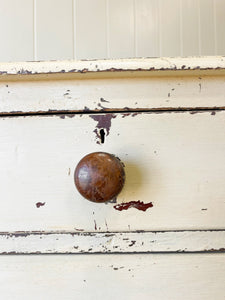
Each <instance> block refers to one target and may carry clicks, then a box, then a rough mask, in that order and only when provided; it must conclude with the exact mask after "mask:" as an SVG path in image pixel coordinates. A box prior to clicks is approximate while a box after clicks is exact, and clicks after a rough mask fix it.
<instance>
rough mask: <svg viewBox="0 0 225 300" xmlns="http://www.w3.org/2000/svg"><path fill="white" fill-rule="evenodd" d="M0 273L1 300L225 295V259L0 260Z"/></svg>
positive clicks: (207, 299)
mask: <svg viewBox="0 0 225 300" xmlns="http://www.w3.org/2000/svg"><path fill="white" fill-rule="evenodd" d="M0 268H1V272H0V282H1V285H0V292H1V297H2V299H4V300H11V299H16V300H17V299H18V300H29V299H33V300H36V299H37V300H39V299H43V300H45V299H46V300H49V299H56V300H57V299H59V300H61V299H82V300H83V299H85V300H87V299H97V300H101V299H107V300H110V299H112V300H113V299H115V298H117V299H125V300H128V299H129V300H131V299H132V300H136V299H146V300H148V299H154V300H162V299H171V300H174V299H176V300H179V299H181V298H182V299H186V300H196V299H199V300H202V299H204V300H212V299H216V300H222V299H224V294H225V285H224V277H225V254H214V255H211V254H179V255H176V254H167V255H165V254H154V255H137V254H136V255H91V256H90V255H38V256H30V255H29V256H23V255H20V256H8V257H4V256H1V257H0ZM12 287H13V288H12Z"/></svg>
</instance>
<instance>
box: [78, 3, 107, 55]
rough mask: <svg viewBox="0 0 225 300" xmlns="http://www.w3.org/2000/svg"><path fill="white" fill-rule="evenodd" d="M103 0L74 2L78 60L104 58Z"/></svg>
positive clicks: (105, 51)
mask: <svg viewBox="0 0 225 300" xmlns="http://www.w3.org/2000/svg"><path fill="white" fill-rule="evenodd" d="M105 12H106V8H105V0H76V41H77V44H76V53H77V58H78V59H85V58H88V59H91V58H105V57H106V56H107V50H106V26H105V25H106V14H105Z"/></svg>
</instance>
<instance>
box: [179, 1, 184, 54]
mask: <svg viewBox="0 0 225 300" xmlns="http://www.w3.org/2000/svg"><path fill="white" fill-rule="evenodd" d="M182 7H183V6H182V0H180V56H183V55H184V47H183V10H182Z"/></svg>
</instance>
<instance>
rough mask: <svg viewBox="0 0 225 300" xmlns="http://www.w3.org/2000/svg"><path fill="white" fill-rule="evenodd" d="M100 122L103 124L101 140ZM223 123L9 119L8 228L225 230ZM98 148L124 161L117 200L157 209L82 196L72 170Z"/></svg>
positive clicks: (1, 122) (2, 151)
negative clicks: (123, 177) (122, 206)
mask: <svg viewBox="0 0 225 300" xmlns="http://www.w3.org/2000/svg"><path fill="white" fill-rule="evenodd" d="M103 121H104V122H105V123H104V122H103ZM101 123H102V125H101ZM103 123H104V124H103ZM110 123H111V126H110ZM96 126H97V127H98V126H100V127H101V126H102V127H103V128H104V126H105V129H104V130H105V133H106V137H105V142H104V144H98V143H99V142H100V140H99V138H97V137H96V133H95V132H94V131H95V130H96V129H97V130H99V129H98V128H96ZM223 128H225V111H213V112H211V111H205V112H199V113H194V114H193V112H172V113H168V112H164V113H138V114H137V113H131V114H126V113H125V114H122V113H121V114H114V115H110V114H95V115H88V114H84V115H82V114H77V115H61V116H60V115H58V116H25V117H2V118H0V140H1V146H0V165H1V172H0V182H1V194H2V197H3V201H1V202H0V228H1V231H17V230H25V231H30V230H35V231H39V230H40V231H42V230H47V231H54V230H66V231H76V230H77V229H78V230H79V229H83V230H85V231H95V229H96V230H97V231H129V230H131V231H134V230H148V231H152V230H177V229H180V230H188V229H206V230H207V229H221V228H224V219H225V202H224V195H225V185H224V177H225V156H224V153H225V135H224V130H222V129H223ZM107 133H109V134H108V135H107ZM95 151H106V152H109V153H112V154H115V155H116V156H118V157H119V158H120V159H121V160H122V161H123V162H124V164H125V172H126V184H125V187H124V189H123V190H122V192H121V194H120V195H119V196H118V199H117V202H118V203H121V202H129V201H134V200H135V201H137V200H141V201H144V202H150V201H151V202H153V205H154V206H153V207H152V208H149V209H148V210H147V211H146V212H143V211H138V210H137V209H135V208H130V209H128V210H127V211H117V210H115V209H114V208H113V206H114V205H115V203H108V204H104V203H103V204H96V203H92V202H90V201H87V200H85V199H83V198H82V197H81V196H80V194H79V193H78V192H77V190H76V188H75V186H74V181H73V172H74V169H75V166H76V164H77V163H78V161H79V160H80V159H81V158H82V157H83V156H84V155H86V154H87V153H90V152H95ZM38 202H42V203H45V204H44V205H43V206H41V207H39V208H37V207H36V203H38ZM9 212H10V213H9Z"/></svg>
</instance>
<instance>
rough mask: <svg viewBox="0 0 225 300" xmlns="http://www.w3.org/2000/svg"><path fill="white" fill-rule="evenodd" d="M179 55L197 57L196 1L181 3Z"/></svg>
mask: <svg viewBox="0 0 225 300" xmlns="http://www.w3.org/2000/svg"><path fill="white" fill-rule="evenodd" d="M181 21H182V25H181V43H182V46H181V55H182V56H189V55H199V50H200V49H199V48H200V47H199V45H200V40H199V6H198V1H196V0H185V1H181Z"/></svg>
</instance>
